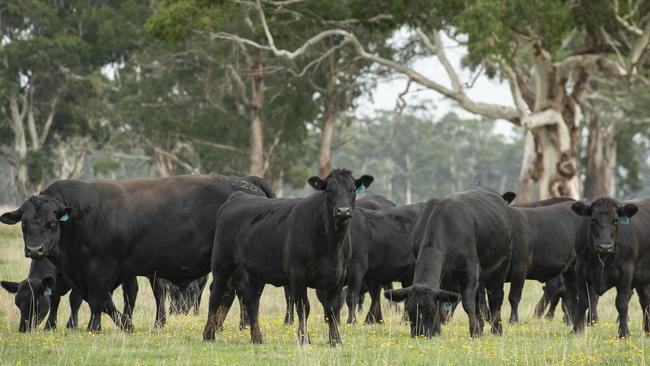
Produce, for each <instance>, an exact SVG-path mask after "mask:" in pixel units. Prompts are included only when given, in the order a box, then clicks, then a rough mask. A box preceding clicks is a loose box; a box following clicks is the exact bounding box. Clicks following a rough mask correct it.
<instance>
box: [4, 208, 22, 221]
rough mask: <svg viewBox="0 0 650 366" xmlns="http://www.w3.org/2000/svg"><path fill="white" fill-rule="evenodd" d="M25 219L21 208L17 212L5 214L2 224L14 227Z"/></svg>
mask: <svg viewBox="0 0 650 366" xmlns="http://www.w3.org/2000/svg"><path fill="white" fill-rule="evenodd" d="M22 219H23V208H22V207H21V208H19V209H17V210H16V211H12V212H5V213H3V214H2V216H0V222H2V223H3V224H7V225H13V224H15V223H17V222H19V221H20V220H22Z"/></svg>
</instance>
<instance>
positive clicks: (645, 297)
mask: <svg viewBox="0 0 650 366" xmlns="http://www.w3.org/2000/svg"><path fill="white" fill-rule="evenodd" d="M636 293H637V295H639V305H641V314H643V334H645V335H650V285H644V286H637V287H636Z"/></svg>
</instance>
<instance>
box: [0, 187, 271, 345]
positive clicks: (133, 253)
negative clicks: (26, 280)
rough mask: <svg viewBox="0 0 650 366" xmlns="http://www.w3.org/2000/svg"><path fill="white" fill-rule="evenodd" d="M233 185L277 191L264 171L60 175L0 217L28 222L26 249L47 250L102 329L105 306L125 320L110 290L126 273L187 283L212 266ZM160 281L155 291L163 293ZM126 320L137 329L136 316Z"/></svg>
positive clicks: (35, 254)
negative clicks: (221, 213)
mask: <svg viewBox="0 0 650 366" xmlns="http://www.w3.org/2000/svg"><path fill="white" fill-rule="evenodd" d="M235 191H243V192H246V193H249V194H251V195H260V196H266V197H272V196H273V194H272V192H271V189H270V187H269V186H268V184H266V183H265V182H264V181H263V180H262V179H261V178H258V177H225V176H221V175H211V176H178V177H169V178H158V179H125V180H114V181H108V180H99V181H91V182H84V181H79V180H60V181H57V182H54V183H52V184H51V185H50V186H49V187H47V188H46V189H45V190H44V191H43V192H41V193H40V194H39V195H36V196H32V197H30V198H29V199H28V200H27V201H25V202H24V203H23V204H22V206H21V207H20V208H19V209H18V210H16V211H13V212H7V213H5V214H3V215H2V216H0V221H1V222H3V223H5V224H15V223H17V222H20V221H22V229H23V230H22V231H23V239H24V241H25V255H26V256H29V257H32V258H40V257H43V256H46V257H47V258H48V259H50V260H51V261H52V262H53V263H54V264H55V265H56V266H57V268H58V269H59V270H61V272H62V274H63V277H64V279H65V281H66V282H68V283H70V284H71V285H74V287H75V289H78V290H79V291H80V293H81V295H82V297H83V298H84V300H86V301H87V302H88V304H89V305H90V309H91V319H90V323H89V324H88V330H90V331H94V332H96V331H99V330H100V329H101V313H102V311H105V312H108V313H109V314H115V315H113V317H114V318H122V315H121V314H120V313H119V311H117V309H115V306H114V305H113V303H112V301H111V297H110V293H111V290H112V289H113V288H114V287H115V286H116V284H117V283H120V282H121V281H123V280H124V279H125V278H128V277H132V276H146V277H150V278H163V279H167V280H170V281H172V282H174V283H176V284H178V285H180V286H185V285H186V284H187V283H189V282H191V281H193V280H195V279H197V278H199V277H202V276H205V275H206V274H207V273H208V272H209V270H210V257H211V253H212V241H213V239H214V226H215V221H214V218H215V217H216V214H217V210H218V209H219V207H221V204H222V203H223V202H225V201H226V199H227V198H228V196H229V195H230V194H231V193H233V192H235ZM158 287H159V286H155V287H154V295H155V296H160V293H159V291H163V294H164V288H163V287H162V286H160V288H158ZM122 324H123V328H124V329H132V324H131V321H130V319H126V321H125V322H122Z"/></svg>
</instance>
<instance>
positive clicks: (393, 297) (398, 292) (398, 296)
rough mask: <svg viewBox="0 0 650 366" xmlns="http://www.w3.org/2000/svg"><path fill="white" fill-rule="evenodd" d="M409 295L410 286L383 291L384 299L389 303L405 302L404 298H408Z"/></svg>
mask: <svg viewBox="0 0 650 366" xmlns="http://www.w3.org/2000/svg"><path fill="white" fill-rule="evenodd" d="M409 293H411V287H410V286H409V287H405V288H398V289H394V290H393V289H391V290H384V297H385V298H387V299H388V300H390V301H395V302H400V301H404V300H406V298H407V297H409Z"/></svg>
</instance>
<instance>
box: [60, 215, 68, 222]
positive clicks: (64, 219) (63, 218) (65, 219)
mask: <svg viewBox="0 0 650 366" xmlns="http://www.w3.org/2000/svg"><path fill="white" fill-rule="evenodd" d="M69 218H70V216H68V214H67V213H64V214H63V215H62V216H61V217H59V221H63V222H66V221H68V219H69Z"/></svg>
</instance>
